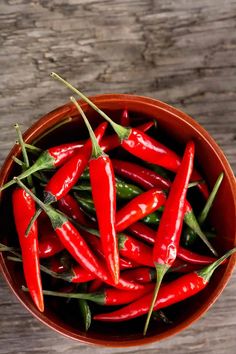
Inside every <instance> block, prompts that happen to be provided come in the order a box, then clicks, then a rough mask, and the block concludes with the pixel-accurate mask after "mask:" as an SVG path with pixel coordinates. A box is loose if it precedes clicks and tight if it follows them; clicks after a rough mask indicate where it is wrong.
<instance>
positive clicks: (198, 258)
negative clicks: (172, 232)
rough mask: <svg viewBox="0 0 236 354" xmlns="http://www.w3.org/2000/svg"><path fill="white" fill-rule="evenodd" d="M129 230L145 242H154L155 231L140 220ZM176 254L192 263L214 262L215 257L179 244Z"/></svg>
mask: <svg viewBox="0 0 236 354" xmlns="http://www.w3.org/2000/svg"><path fill="white" fill-rule="evenodd" d="M129 231H130V232H131V233H132V234H133V235H134V236H136V237H139V238H141V239H142V240H144V241H146V242H147V243H150V244H154V243H155V239H156V232H155V231H154V230H153V229H151V228H150V227H148V226H146V225H144V224H142V223H141V222H136V223H135V224H133V225H131V226H130V227H129ZM177 256H178V257H179V258H180V259H182V260H184V261H186V262H188V263H192V264H210V263H212V262H214V260H215V258H213V257H209V256H204V255H201V254H198V253H195V252H192V251H189V250H188V249H186V248H184V247H182V246H180V245H179V247H178V252H177Z"/></svg>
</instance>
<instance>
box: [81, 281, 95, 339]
mask: <svg viewBox="0 0 236 354" xmlns="http://www.w3.org/2000/svg"><path fill="white" fill-rule="evenodd" d="M86 289H87V284H81V285H80V287H79V288H78V290H79V292H85V291H86ZM78 305H79V310H80V313H81V316H82V318H83V322H84V329H85V331H86V332H87V331H88V329H89V327H90V326H91V322H92V315H91V310H90V306H89V304H88V301H87V300H84V299H78Z"/></svg>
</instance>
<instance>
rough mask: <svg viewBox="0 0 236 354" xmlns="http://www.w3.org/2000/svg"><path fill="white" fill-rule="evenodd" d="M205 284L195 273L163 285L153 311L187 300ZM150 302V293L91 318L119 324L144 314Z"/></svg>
mask: <svg viewBox="0 0 236 354" xmlns="http://www.w3.org/2000/svg"><path fill="white" fill-rule="evenodd" d="M206 285H207V283H206V282H205V280H204V279H203V278H202V277H199V276H198V274H197V272H193V273H189V274H185V275H183V276H181V277H180V278H178V279H176V280H174V281H172V282H171V283H168V284H165V285H163V286H162V287H161V288H160V291H159V293H158V296H157V299H156V301H155V305H154V308H153V309H154V311H155V310H157V309H158V310H160V309H162V308H165V307H167V306H170V305H173V304H176V303H178V302H180V301H183V300H185V299H187V298H188V297H191V296H193V295H195V294H197V293H198V292H199V291H201V290H202V289H204V288H205V286H206ZM151 301H152V292H151V293H149V294H147V295H145V296H143V297H142V298H140V299H138V300H137V301H135V302H133V303H131V304H130V305H127V306H125V307H123V308H121V309H119V310H116V311H113V312H110V313H107V314H99V315H95V316H94V317H93V319H94V320H98V321H106V322H120V321H127V320H131V319H132V318H136V317H139V316H142V315H144V314H146V313H147V312H148V310H149V307H150V303H151Z"/></svg>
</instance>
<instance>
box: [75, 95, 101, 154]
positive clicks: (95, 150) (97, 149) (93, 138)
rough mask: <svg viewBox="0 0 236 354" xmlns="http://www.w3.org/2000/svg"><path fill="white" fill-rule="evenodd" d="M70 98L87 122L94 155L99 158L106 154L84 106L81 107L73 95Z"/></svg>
mask: <svg viewBox="0 0 236 354" xmlns="http://www.w3.org/2000/svg"><path fill="white" fill-rule="evenodd" d="M70 100H71V102H73V103H74V105H75V107H76V108H77V109H78V111H79V113H80V114H81V116H82V118H83V120H84V123H85V124H86V127H87V129H88V131H89V136H90V139H91V141H92V157H94V158H97V157H99V156H102V155H104V152H103V151H102V149H101V147H100V146H99V144H98V141H97V138H96V136H95V134H94V131H93V129H92V127H91V125H90V123H89V121H88V118H87V117H86V115H85V113H84V111H83V110H82V108H81V107H80V105H79V104H78V102H77V101H76V99H75V98H74V97H71V98H70Z"/></svg>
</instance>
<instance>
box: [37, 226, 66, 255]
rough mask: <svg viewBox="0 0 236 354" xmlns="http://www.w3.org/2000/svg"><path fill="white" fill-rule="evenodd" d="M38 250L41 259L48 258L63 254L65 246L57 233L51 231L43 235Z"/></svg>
mask: <svg viewBox="0 0 236 354" xmlns="http://www.w3.org/2000/svg"><path fill="white" fill-rule="evenodd" d="M38 249H39V257H40V258H48V257H51V256H54V255H55V254H57V253H59V252H61V251H62V250H63V249H64V246H63V244H62V243H61V241H60V240H59V238H58V236H57V234H56V233H55V231H54V230H52V231H51V230H49V231H47V232H45V233H44V234H43V235H41V237H40V240H39V243H38Z"/></svg>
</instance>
